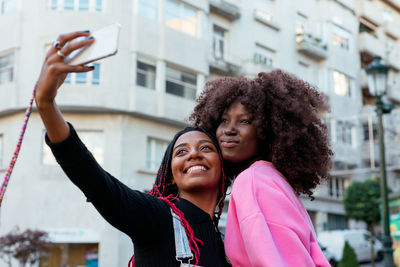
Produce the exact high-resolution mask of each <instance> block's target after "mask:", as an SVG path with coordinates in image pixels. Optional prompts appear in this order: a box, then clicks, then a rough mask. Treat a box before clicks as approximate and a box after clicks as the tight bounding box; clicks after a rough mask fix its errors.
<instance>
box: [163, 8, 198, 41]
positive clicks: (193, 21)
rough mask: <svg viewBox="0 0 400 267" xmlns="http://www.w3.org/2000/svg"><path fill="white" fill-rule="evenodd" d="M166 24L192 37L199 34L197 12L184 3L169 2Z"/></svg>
mask: <svg viewBox="0 0 400 267" xmlns="http://www.w3.org/2000/svg"><path fill="white" fill-rule="evenodd" d="M165 19H166V21H165V24H166V25H167V26H168V27H171V28H173V29H175V30H178V31H182V32H184V33H187V34H189V35H192V36H196V34H197V20H198V18H197V11H196V9H194V8H191V7H189V6H187V5H186V4H184V3H181V2H177V1H175V0H167V4H166V16H165Z"/></svg>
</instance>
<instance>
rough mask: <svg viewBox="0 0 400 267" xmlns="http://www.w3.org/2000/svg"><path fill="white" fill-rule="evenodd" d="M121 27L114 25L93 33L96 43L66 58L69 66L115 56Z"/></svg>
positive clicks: (78, 39) (77, 39)
mask: <svg viewBox="0 0 400 267" xmlns="http://www.w3.org/2000/svg"><path fill="white" fill-rule="evenodd" d="M120 28H121V25H120V24H119V23H114V24H111V25H109V26H106V27H104V28H101V29H99V30H96V31H93V32H91V35H92V36H93V37H94V42H93V43H92V44H90V45H88V46H85V47H82V48H80V49H78V50H75V51H73V52H72V53H71V54H70V55H69V56H68V57H66V58H65V63H67V64H69V65H85V64H88V63H90V62H94V61H97V60H99V59H102V58H106V57H109V56H113V55H115V54H116V53H117V51H118V39H119V31H120ZM84 38H86V37H80V38H76V39H75V40H74V41H73V42H79V41H81V40H83V39H84Z"/></svg>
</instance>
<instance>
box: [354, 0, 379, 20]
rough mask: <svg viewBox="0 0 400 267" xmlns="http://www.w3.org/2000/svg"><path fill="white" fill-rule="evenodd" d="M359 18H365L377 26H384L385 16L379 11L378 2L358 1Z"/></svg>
mask: <svg viewBox="0 0 400 267" xmlns="http://www.w3.org/2000/svg"><path fill="white" fill-rule="evenodd" d="M357 5H358V6H357V8H356V10H357V11H358V16H359V17H362V18H365V19H366V20H368V21H369V22H372V23H373V24H375V25H376V26H379V25H382V23H383V16H382V12H381V10H378V8H379V7H378V6H377V4H376V1H364V0H361V1H357Z"/></svg>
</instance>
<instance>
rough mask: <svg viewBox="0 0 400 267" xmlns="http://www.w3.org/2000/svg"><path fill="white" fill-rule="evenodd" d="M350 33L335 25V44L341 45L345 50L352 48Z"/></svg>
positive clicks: (333, 38)
mask: <svg viewBox="0 0 400 267" xmlns="http://www.w3.org/2000/svg"><path fill="white" fill-rule="evenodd" d="M350 38H351V36H350V33H349V32H348V31H346V30H344V29H342V28H340V27H338V26H336V25H334V27H333V37H332V41H333V45H335V46H337V47H340V48H342V49H344V50H347V51H349V50H350Z"/></svg>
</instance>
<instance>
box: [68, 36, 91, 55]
mask: <svg viewBox="0 0 400 267" xmlns="http://www.w3.org/2000/svg"><path fill="white" fill-rule="evenodd" d="M93 42H94V38H93V36H89V37H88V38H85V40H83V41H79V42H71V43H68V45H67V46H66V47H64V48H63V49H61V53H63V54H64V55H65V56H68V55H69V54H71V52H73V51H75V50H77V49H79V48H82V47H85V46H87V45H90V44H92V43H93Z"/></svg>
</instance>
